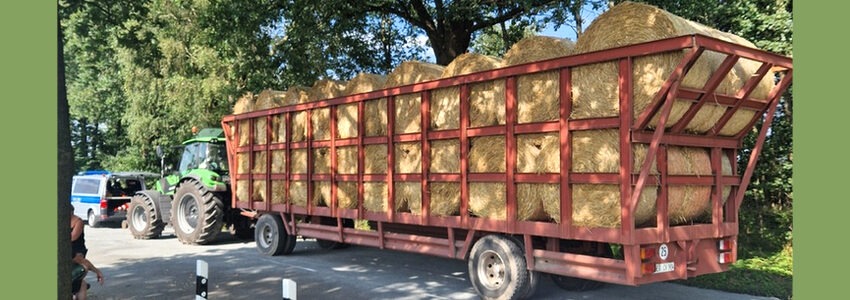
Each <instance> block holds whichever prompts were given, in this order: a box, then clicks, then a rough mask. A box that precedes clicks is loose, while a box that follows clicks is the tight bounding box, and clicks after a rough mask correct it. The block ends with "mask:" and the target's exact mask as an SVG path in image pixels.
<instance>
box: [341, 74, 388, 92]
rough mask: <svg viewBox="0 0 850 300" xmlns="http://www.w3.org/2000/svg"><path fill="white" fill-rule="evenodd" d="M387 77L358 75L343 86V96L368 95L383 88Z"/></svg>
mask: <svg viewBox="0 0 850 300" xmlns="http://www.w3.org/2000/svg"><path fill="white" fill-rule="evenodd" d="M386 83H387V77H386V76H383V75H377V74H368V73H360V74H357V76H354V78H352V79H351V80H349V81H348V83H346V84H345V90H344V91H343V93H342V94H343V95H346V96H347V95H354V94H360V93H368V92H371V91H376V90H380V89H382V88H384V85H386Z"/></svg>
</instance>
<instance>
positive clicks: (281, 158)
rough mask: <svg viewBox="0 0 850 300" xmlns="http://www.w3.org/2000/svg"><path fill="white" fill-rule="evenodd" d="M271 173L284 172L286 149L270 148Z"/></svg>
mask: <svg viewBox="0 0 850 300" xmlns="http://www.w3.org/2000/svg"><path fill="white" fill-rule="evenodd" d="M272 173H278V174H280V173H286V151H284V150H272Z"/></svg>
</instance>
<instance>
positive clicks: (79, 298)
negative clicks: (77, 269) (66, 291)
mask: <svg viewBox="0 0 850 300" xmlns="http://www.w3.org/2000/svg"><path fill="white" fill-rule="evenodd" d="M88 289H89V288H88V284H87V283H86V280H85V279H83V282H82V283H81V284H80V291H79V292H77V294H76V295H74V299H76V300H86V296H87V295H88Z"/></svg>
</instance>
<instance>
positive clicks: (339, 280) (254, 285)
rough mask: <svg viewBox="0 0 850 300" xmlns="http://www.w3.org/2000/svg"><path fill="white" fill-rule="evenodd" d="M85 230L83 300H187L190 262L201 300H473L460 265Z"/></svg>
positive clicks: (655, 294) (562, 295)
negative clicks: (285, 288) (200, 266)
mask: <svg viewBox="0 0 850 300" xmlns="http://www.w3.org/2000/svg"><path fill="white" fill-rule="evenodd" d="M85 230H86V244H87V246H88V247H89V252H88V255H87V256H88V258H89V259H90V260H91V261H92V262H93V263H94V264H95V265H97V266H98V267H99V268H100V269H101V270H102V271H103V272H104V275H105V277H106V282H105V284H104V285H102V286H101V285H98V284H96V283H93V284H92V288H91V290H90V292H89V299H194V297H195V268H196V264H197V260H204V261H206V262H207V263H208V265H209V281H210V282H209V296H208V298H209V299H251V300H259V299H281V298H282V280H283V279H292V280H294V281H295V282H296V283H297V285H298V288H297V297H298V299H346V300H355V299H477V296H476V294H475V291H474V290H473V289H472V287H471V285H470V284H469V279H468V275H467V266H466V262H465V261H461V260H452V259H446V258H439V257H433V256H427V255H419V254H412V253H406V252H397V251H389V250H387V251H382V250H379V249H375V248H371V247H356V246H355V247H349V248H346V249H338V250H321V249H319V248H318V246H317V245H316V243H315V242H314V241H313V240H309V239H308V240H302V239H299V240H298V244H297V247H296V248H295V251H294V252H293V253H292V254H291V255H288V256H276V257H267V256H263V255H260V254H259V253H258V252H257V250H256V249H255V245H254V242H253V241H250V242H248V241H241V240H237V239H235V238H232V237H231V236H230V235H229V234H227V233H222V235H221V237H220V238H219V240H218V241H216V242H215V243H214V244H213V245H206V246H189V245H183V244H181V243H180V242H178V241H177V239H176V238H175V237H174V236H173V235H172V232H173V231H172V229H171V228H170V227H167V228H166V229H165V232H163V237H162V238H160V239H155V240H135V239H133V238H132V237H131V236H130V233H129V231H128V230H126V229H121V228H116V227H112V228H91V227H86V229H85ZM94 279H95V277H94V275H93V274H89V277H88V281H89V282H96V281H95V280H94ZM534 299H576V300H578V299H653V300H659V299H688V300H699V299H711V300H718V299H726V300H744V299H747V300H749V299H770V298H764V297H755V296H749V295H741V294H732V293H725V292H720V291H713V290H705V289H697V288H692V287H686V286H682V285H677V284H671V283H656V284H650V285H644V286H640V287H629V286H619V285H606V286H605V287H603V288H602V289H599V290H595V291H590V292H582V293H576V292H566V291H563V290H561V289H559V288H558V287H557V286H555V285H554V284H553V283H552V282H551V280H549V279H548V278H546V277H543V280H542V281H541V282H540V284H539V286H538V289H537V293H536V294H535V295H534Z"/></svg>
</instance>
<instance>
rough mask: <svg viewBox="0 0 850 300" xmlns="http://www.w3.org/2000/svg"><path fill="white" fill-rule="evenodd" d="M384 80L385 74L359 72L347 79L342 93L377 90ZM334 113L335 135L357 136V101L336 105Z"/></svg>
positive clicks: (383, 83)
mask: <svg viewBox="0 0 850 300" xmlns="http://www.w3.org/2000/svg"><path fill="white" fill-rule="evenodd" d="M386 82H387V77H386V76H382V75H375V74H367V73H360V74H358V75H357V76H355V77H354V78H352V79H351V80H349V81H348V83H347V84H346V85H345V90H344V91H343V95H354V94H359V93H367V92H371V91H375V90H379V89H382V88H383V87H384V85H385V84H386ZM336 114H337V137H338V138H342V139H346V138H353V137H357V122H358V120H357V103H351V104H344V105H340V106H338V107H337V111H336ZM367 119H368V118H367ZM385 127H386V126H385Z"/></svg>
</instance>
